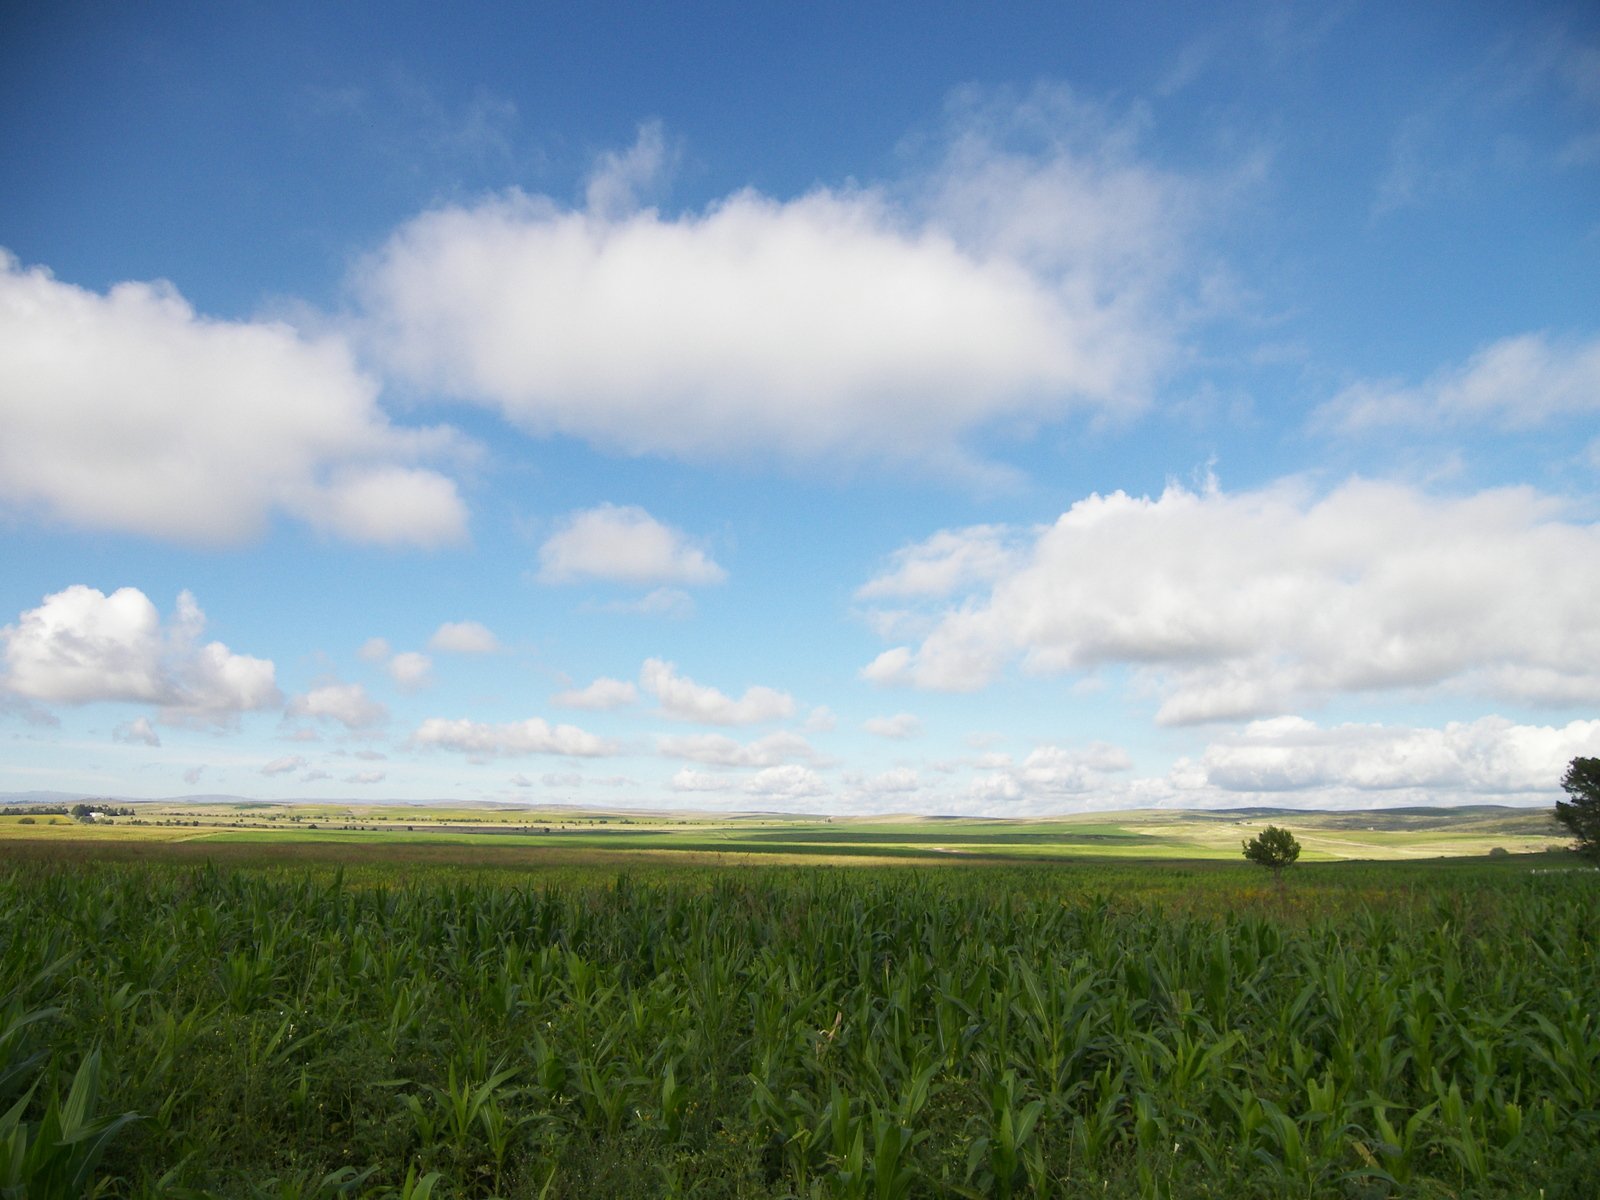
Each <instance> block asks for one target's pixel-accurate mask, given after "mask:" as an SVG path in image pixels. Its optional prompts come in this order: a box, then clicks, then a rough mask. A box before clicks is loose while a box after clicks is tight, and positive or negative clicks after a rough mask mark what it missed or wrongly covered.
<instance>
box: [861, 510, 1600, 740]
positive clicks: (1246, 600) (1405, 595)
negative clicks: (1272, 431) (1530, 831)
mask: <svg viewBox="0 0 1600 1200" xmlns="http://www.w3.org/2000/svg"><path fill="white" fill-rule="evenodd" d="M1596 595H1600V527H1597V526H1594V525H1585V524H1581V523H1578V522H1574V521H1569V520H1563V519H1562V512H1561V510H1560V508H1559V506H1558V505H1557V504H1556V502H1554V501H1552V500H1550V499H1548V498H1546V497H1542V496H1540V495H1539V494H1537V493H1535V492H1533V491H1532V490H1531V489H1527V488H1511V489H1501V490H1494V491H1487V492H1482V493H1479V494H1477V495H1473V496H1467V497H1464V498H1458V499H1450V498H1437V497H1432V496H1428V495H1426V494H1424V493H1421V492H1419V491H1417V490H1415V489H1413V488H1409V487H1405V486H1401V485H1395V484H1381V483H1371V482H1366V481H1362V480H1354V481H1351V482H1348V483H1346V484H1344V485H1343V486H1341V487H1339V488H1337V489H1335V490H1334V491H1332V492H1331V493H1329V494H1327V495H1324V496H1321V497H1315V496H1312V495H1310V494H1309V493H1308V492H1307V491H1306V490H1305V489H1304V488H1302V487H1300V486H1297V485H1295V484H1294V483H1292V482H1290V483H1284V484H1280V485H1277V486H1274V487H1269V488H1267V489H1264V490H1261V491H1256V492H1243V493H1238V494H1232V495H1230V494H1224V493H1223V492H1221V491H1220V490H1217V489H1216V488H1214V487H1212V488H1209V489H1207V490H1206V491H1204V492H1201V493H1195V492H1190V491H1188V490H1186V489H1184V488H1181V487H1177V486H1172V487H1169V488H1168V489H1167V490H1166V492H1165V493H1163V494H1162V495H1161V496H1160V497H1159V498H1157V499H1154V500H1152V499H1149V498H1144V499H1136V498H1133V497H1129V496H1127V495H1124V494H1123V493H1121V492H1118V493H1115V494H1113V495H1110V496H1099V495H1095V496H1091V497H1089V498H1088V499H1086V500H1082V501H1080V502H1078V503H1077V504H1074V505H1073V506H1072V508H1071V509H1070V510H1069V511H1068V512H1067V513H1065V514H1063V515H1062V517H1061V518H1060V519H1059V520H1058V521H1057V522H1056V523H1055V524H1054V525H1053V526H1051V527H1049V528H1048V529H1046V530H1044V531H1043V532H1042V533H1040V534H1039V535H1038V536H1037V538H1036V540H1035V541H1034V543H1033V545H1032V547H1031V549H1030V551H1029V553H1028V554H1027V556H1026V559H1025V561H1023V562H1022V563H1020V564H1019V565H1018V566H1017V567H1016V568H1015V569H1014V570H1013V571H1011V572H1010V573H1008V574H1006V575H1004V576H1002V577H1001V578H1000V579H998V580H996V582H995V583H994V584H993V585H992V587H991V588H990V590H989V591H988V593H987V594H986V595H984V596H981V597H979V598H977V599H973V600H969V601H968V602H965V603H963V604H962V605H961V606H960V607H957V608H949V609H946V610H945V611H944V612H943V613H942V614H940V615H939V618H938V621H937V625H936V626H935V628H934V629H933V632H932V633H931V634H929V636H928V637H927V638H925V639H924V640H923V641H922V643H921V645H919V646H916V647H914V648H913V647H910V646H899V647H894V648H891V649H890V650H887V651H885V652H884V653H882V654H881V655H879V656H878V658H877V659H876V660H875V661H874V662H873V663H871V664H870V665H868V666H867V667H866V668H865V669H864V670H863V672H862V674H863V675H864V676H865V677H866V678H868V679H870V680H872V681H874V682H878V683H904V684H912V685H915V686H919V687H925V688H934V689H943V690H972V689H976V688H980V687H982V686H984V685H985V684H986V683H988V682H989V681H990V680H992V679H993V678H994V677H995V676H996V675H997V674H998V673H999V672H1000V671H1001V670H1002V669H1004V667H1005V666H1006V665H1007V664H1008V663H1012V662H1015V663H1017V664H1019V665H1020V666H1021V667H1022V669H1023V670H1025V671H1029V672H1034V673H1045V674H1049V673H1058V672H1074V673H1079V674H1091V675H1092V674H1093V673H1095V672H1097V671H1100V670H1101V669H1103V668H1109V667H1128V668H1132V670H1133V671H1134V676H1135V683H1136V685H1137V686H1140V687H1143V688H1147V689H1149V690H1151V691H1153V692H1154V693H1155V694H1156V695H1157V696H1158V697H1159V698H1160V701H1161V706H1160V710H1159V713H1158V719H1159V720H1161V721H1162V722H1164V723H1169V724H1171V723H1184V722H1193V721H1206V720H1217V719H1227V718H1236V717H1249V716H1263V715H1271V714H1274V713H1282V712H1286V711H1292V710H1293V709H1294V708H1295V707H1297V706H1300V705H1302V704H1304V703H1308V702H1316V701H1319V700H1322V699H1325V698H1327V697H1330V696H1333V695H1338V694H1349V693H1369V692H1384V691H1389V692H1394V691H1398V692H1412V693H1415V692H1421V691H1425V690H1427V689H1434V688H1440V687H1444V688H1448V689H1451V690H1454V691H1463V692H1470V693H1473V694H1480V695H1487V696H1491V697H1499V698H1509V699H1514V700H1518V701H1524V702H1535V703H1550V704H1571V703H1592V702H1594V701H1596V700H1600V625H1597V624H1596V622H1595V621H1594V617H1593V614H1594V597H1595V596H1596Z"/></svg>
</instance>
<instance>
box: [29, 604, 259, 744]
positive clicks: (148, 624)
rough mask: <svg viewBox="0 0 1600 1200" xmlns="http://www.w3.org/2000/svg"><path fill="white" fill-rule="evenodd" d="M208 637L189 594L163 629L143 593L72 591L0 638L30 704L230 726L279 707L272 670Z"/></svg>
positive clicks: (200, 615) (42, 605) (31, 611)
mask: <svg viewBox="0 0 1600 1200" xmlns="http://www.w3.org/2000/svg"><path fill="white" fill-rule="evenodd" d="M204 628H205V614H204V613H203V612H201V610H200V606H199V605H198V604H196V603H195V599H194V597H193V596H192V595H190V594H189V593H188V592H183V593H180V595H179V596H178V606H177V611H176V612H175V613H174V614H173V617H172V619H171V621H170V622H168V623H166V624H165V625H163V623H162V620H161V617H160V614H159V613H157V611H156V607H155V605H154V604H152V603H151V602H150V599H149V597H147V596H146V595H145V594H144V593H143V592H141V591H139V590H138V589H137V588H119V589H118V590H117V591H115V592H113V593H112V594H111V595H109V596H107V595H106V594H105V593H103V592H101V591H98V590H97V589H95V588H91V587H87V586H85V585H83V584H74V585H73V586H71V587H69V588H66V589H64V590H63V591H59V592H55V593H53V594H52V595H49V596H46V597H45V598H44V602H43V603H42V604H40V605H39V607H38V608H34V609H29V610H28V611H27V612H24V613H22V614H21V615H20V616H19V617H18V618H17V623H16V624H15V625H7V626H5V627H4V628H3V629H0V642H3V643H4V646H5V666H6V674H5V676H4V686H5V687H6V688H7V690H9V691H10V692H12V693H14V694H15V695H18V696H22V697H26V698H28V699H31V700H43V701H55V702H60V703H67V704H88V703H93V702H95V701H103V700H121V701H130V702H136V703H145V704H155V705H158V706H159V707H160V709H161V715H162V718H163V719H164V720H167V721H202V722H223V723H225V722H229V721H232V720H233V719H235V718H236V717H237V715H238V714H239V713H241V712H248V711H251V710H255V709H261V708H268V707H271V706H274V705H277V704H279V703H281V702H282V696H281V694H280V693H279V691H278V688H277V683H276V671H275V668H274V666H273V664H272V663H271V662H270V661H268V660H267V659H261V658H251V657H249V656H248V655H242V654H234V653H233V652H232V651H231V650H229V649H228V648H227V647H226V646H225V645H223V644H222V643H221V642H207V643H205V644H203V645H202V644H200V641H199V639H200V635H201V633H202V632H203V630H204Z"/></svg>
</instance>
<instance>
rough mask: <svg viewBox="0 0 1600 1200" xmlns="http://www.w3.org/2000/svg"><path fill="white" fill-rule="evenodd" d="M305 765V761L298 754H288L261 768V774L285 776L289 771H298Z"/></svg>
mask: <svg viewBox="0 0 1600 1200" xmlns="http://www.w3.org/2000/svg"><path fill="white" fill-rule="evenodd" d="M305 765H306V760H305V759H303V758H301V757H300V756H299V755H298V754H290V755H285V756H284V757H283V758H275V759H273V760H272V761H271V762H269V763H267V764H266V765H265V766H264V767H262V768H261V773H262V774H263V775H287V774H289V772H291V771H298V770H299V769H300V768H301V767H303V766H305Z"/></svg>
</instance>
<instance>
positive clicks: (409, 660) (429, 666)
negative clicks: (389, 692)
mask: <svg viewBox="0 0 1600 1200" xmlns="http://www.w3.org/2000/svg"><path fill="white" fill-rule="evenodd" d="M432 672H433V660H432V659H431V658H429V657H428V656H427V655H426V654H419V653H417V652H416V651H415V650H408V651H406V652H405V653H404V654H396V655H395V656H394V657H393V658H392V659H390V660H389V678H391V679H393V680H394V681H395V682H396V683H398V684H399V685H400V686H401V687H403V688H419V687H421V686H422V685H423V684H425V683H427V682H428V678H429V676H430V675H431V674H432Z"/></svg>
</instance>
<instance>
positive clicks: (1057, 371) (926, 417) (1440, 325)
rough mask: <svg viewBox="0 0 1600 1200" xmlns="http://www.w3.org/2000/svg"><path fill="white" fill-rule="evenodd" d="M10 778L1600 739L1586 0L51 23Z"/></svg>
mask: <svg viewBox="0 0 1600 1200" xmlns="http://www.w3.org/2000/svg"><path fill="white" fill-rule="evenodd" d="M0 60H3V61H0V67H3V69H0V247H3V251H0V254H3V257H0V418H3V430H4V436H3V438H0V539H3V550H0V555H3V557H0V562H3V564H4V568H3V570H0V747H3V751H0V790H3V791H32V790H57V791H70V792H84V793H94V794H116V795H131V796H171V795H181V794H237V795H248V796H259V797H264V798H283V799H295V798H321V797H344V798H349V799H351V800H369V801H378V800H389V799H401V800H409V799H423V798H455V799H461V800H501V801H515V802H522V803H530V804H539V803H575V804H584V805H595V806H628V807H669V808H679V809H683V808H693V809H713V810H789V811H806V812H839V813H865V812H882V811H907V812H937V813H985V814H992V815H1015V816H1031V815H1040V814H1045V813H1052V812H1071V811H1079V810H1083V809H1093V808H1129V807H1145V806H1193V807H1218V806H1236V805H1259V804H1282V805H1306V806H1329V807H1344V806H1351V807H1369V806H1376V805H1387V804H1407V803H1418V802H1443V803H1468V802H1509V803H1541V804H1542V803H1549V802H1550V801H1551V800H1552V799H1553V798H1554V796H1555V795H1556V794H1558V792H1557V784H1556V781H1557V780H1558V779H1559V777H1560V774H1561V771H1562V768H1563V767H1564V766H1565V764H1566V762H1567V761H1568V760H1569V759H1570V758H1571V757H1573V756H1574V755H1578V754H1591V755H1592V754H1600V719H1597V716H1600V709H1597V702H1600V620H1596V617H1595V613H1596V611H1600V610H1597V607H1596V604H1595V601H1594V597H1595V596H1596V595H1600V504H1597V494H1600V419H1597V418H1600V14H1597V13H1596V12H1595V10H1594V9H1593V7H1592V6H1589V5H1582V4H1573V5H1554V4H1546V5H1527V4H1464V5H1458V6H1452V7H1450V8H1448V9H1440V8H1437V7H1431V6H1398V5H1376V4H1344V5H1309V4H1308V5H1296V4H1277V3H1237V4H1223V5H1214V6H1192V5H1155V4H1130V5H1119V6H1106V5H1090V4H1061V5H1053V6H992V5H988V6H979V5H970V6H968V5H944V4H934V5H928V4H917V5H914V6H913V5H895V4H881V5H871V6H862V5H848V6H846V5H806V6H780V5H769V6H757V7H756V8H754V9H752V8H751V7H750V6H744V5H740V6H734V5H726V6H722V5H697V6H640V5H608V4H597V3H588V4H583V5H577V4H571V5H568V4H550V5H540V6H537V7H536V8H532V9H529V8H526V7H524V6H513V5H491V4H476V5H462V6H457V7H456V8H453V9H452V11H451V13H450V15H449V18H448V19H444V18H441V17H440V16H439V15H438V12H437V9H436V8H435V6H426V5H406V4H401V5H395V4H383V5H377V4H362V3H352V4H342V5H338V6H326V5H294V4H272V5H252V4H237V5H225V6H224V5H214V6H209V5H208V6H202V5H179V4H160V5H149V6H120V5H102V4H71V3H67V4H48V5H47V4H31V3H25V4H13V5H9V6H7V8H6V10H5V13H4V15H3V16H0Z"/></svg>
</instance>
